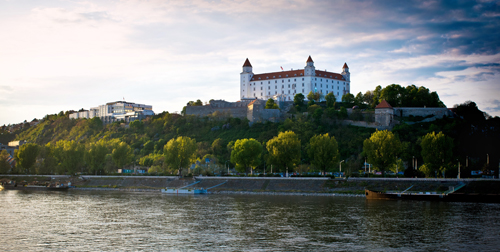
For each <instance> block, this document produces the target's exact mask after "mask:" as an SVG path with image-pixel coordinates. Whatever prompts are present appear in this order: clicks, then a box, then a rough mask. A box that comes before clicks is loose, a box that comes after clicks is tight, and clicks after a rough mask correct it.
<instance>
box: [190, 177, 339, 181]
mask: <svg viewBox="0 0 500 252" xmlns="http://www.w3.org/2000/svg"><path fill="white" fill-rule="evenodd" d="M195 178H196V179H226V180H228V179H248V180H256V179H257V180H258V179H270V180H273V179H278V180H330V177H288V178H287V177H212V176H210V177H201V176H198V177H195Z"/></svg>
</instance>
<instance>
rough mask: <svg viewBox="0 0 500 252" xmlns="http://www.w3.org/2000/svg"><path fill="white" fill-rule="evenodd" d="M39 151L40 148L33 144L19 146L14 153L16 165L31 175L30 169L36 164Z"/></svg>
mask: <svg viewBox="0 0 500 252" xmlns="http://www.w3.org/2000/svg"><path fill="white" fill-rule="evenodd" d="M39 151H40V146H38V144H34V143H27V144H23V145H21V146H19V150H17V151H16V152H15V159H16V162H17V165H19V166H20V167H22V168H24V171H25V172H26V173H28V174H29V173H31V171H30V169H31V167H33V165H34V164H35V162H36V157H37V156H38V152H39Z"/></svg>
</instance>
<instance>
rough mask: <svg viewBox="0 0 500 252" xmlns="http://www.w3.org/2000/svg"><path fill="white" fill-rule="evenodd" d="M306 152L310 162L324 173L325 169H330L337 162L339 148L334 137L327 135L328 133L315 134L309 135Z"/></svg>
mask: <svg viewBox="0 0 500 252" xmlns="http://www.w3.org/2000/svg"><path fill="white" fill-rule="evenodd" d="M307 154H308V155H309V159H310V160H311V164H312V165H314V166H315V167H316V168H318V169H320V170H321V171H322V172H323V175H324V174H325V172H326V170H327V169H330V168H331V167H333V166H334V165H335V163H337V161H338V156H339V150H338V144H337V140H335V137H334V136H332V137H329V136H328V133H326V134H324V135H315V136H313V137H311V140H310V141H309V146H308V148H307Z"/></svg>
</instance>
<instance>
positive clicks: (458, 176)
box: [457, 161, 460, 179]
mask: <svg viewBox="0 0 500 252" xmlns="http://www.w3.org/2000/svg"><path fill="white" fill-rule="evenodd" d="M457 179H460V161H458V175H457Z"/></svg>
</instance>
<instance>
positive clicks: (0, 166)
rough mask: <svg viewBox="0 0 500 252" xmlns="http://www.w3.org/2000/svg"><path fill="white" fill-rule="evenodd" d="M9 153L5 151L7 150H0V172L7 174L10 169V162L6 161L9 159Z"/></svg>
mask: <svg viewBox="0 0 500 252" xmlns="http://www.w3.org/2000/svg"><path fill="white" fill-rule="evenodd" d="M9 157H10V154H9V153H8V152H7V150H2V152H0V174H7V172H9V170H10V164H9V162H7V159H9Z"/></svg>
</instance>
